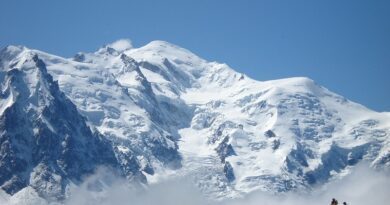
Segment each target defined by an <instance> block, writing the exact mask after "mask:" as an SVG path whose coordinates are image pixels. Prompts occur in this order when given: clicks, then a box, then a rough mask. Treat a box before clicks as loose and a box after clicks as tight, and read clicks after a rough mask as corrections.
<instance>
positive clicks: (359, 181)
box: [0, 165, 390, 205]
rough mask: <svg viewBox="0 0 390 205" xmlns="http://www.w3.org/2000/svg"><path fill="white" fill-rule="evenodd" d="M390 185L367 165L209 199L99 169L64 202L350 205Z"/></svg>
mask: <svg viewBox="0 0 390 205" xmlns="http://www.w3.org/2000/svg"><path fill="white" fill-rule="evenodd" d="M389 187H390V176H389V173H385V172H376V171H373V170H371V169H369V168H368V167H367V166H366V165H361V166H358V167H357V168H356V169H354V171H353V172H352V174H350V175H348V176H346V177H344V178H343V179H341V180H338V181H335V182H333V183H330V184H328V185H327V186H325V187H319V188H317V189H315V190H314V191H313V192H312V193H310V194H302V193H289V194H286V195H282V196H275V195H271V194H267V193H264V192H254V193H251V194H249V195H247V196H246V197H245V198H241V199H234V200H233V199H229V200H226V201H222V202H210V201H207V200H206V199H205V198H204V197H203V196H202V194H201V193H200V192H199V190H198V189H197V188H195V186H194V185H193V182H192V181H191V180H188V177H187V178H175V179H172V180H170V181H166V182H162V183H160V184H155V185H151V186H149V187H147V188H145V190H143V191H140V190H139V189H134V188H133V187H131V186H129V184H128V183H127V182H126V180H125V179H123V178H119V177H116V176H115V175H113V174H111V172H109V171H108V170H107V169H99V170H98V171H97V173H96V174H94V175H92V176H90V177H88V178H87V179H86V180H85V182H84V183H83V184H82V185H81V186H79V187H73V188H71V189H70V192H69V194H70V197H69V198H68V200H67V201H65V205H76V204H94V205H95V204H96V205H106V204H117V205H122V204H123V205H125V204H136V205H183V204H185V205H204V204H208V205H257V204H262V205H301V204H325V205H326V204H330V201H331V199H332V198H336V199H337V200H338V201H339V204H340V205H341V204H342V202H344V201H346V202H347V203H348V204H349V205H367V204H378V205H382V204H383V205H384V204H387V203H388V202H389V201H390V192H389V190H388V188H389ZM11 198H12V197H11ZM2 200H3V201H2ZM4 200H7V197H6V196H4V195H1V192H0V202H1V203H2V204H3V203H4ZM23 201H27V200H23ZM18 202H20V200H19V201H18ZM18 204H20V203H18ZM27 204H28V203H27Z"/></svg>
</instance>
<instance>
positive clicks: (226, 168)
mask: <svg viewBox="0 0 390 205" xmlns="http://www.w3.org/2000/svg"><path fill="white" fill-rule="evenodd" d="M223 172H224V173H225V176H226V178H227V179H228V181H229V182H232V181H234V180H235V179H236V177H235V176H234V172H233V167H232V165H231V164H230V163H229V162H226V163H225V165H224V167H223Z"/></svg>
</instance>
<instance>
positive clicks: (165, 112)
mask: <svg viewBox="0 0 390 205" xmlns="http://www.w3.org/2000/svg"><path fill="white" fill-rule="evenodd" d="M0 78H1V87H0V88H1V89H0V92H1V93H0V114H1V115H0V131H1V133H0V153H1V154H0V187H1V189H3V190H4V191H5V192H7V193H9V194H11V195H13V194H15V193H17V192H20V191H21V190H23V189H33V190H34V191H35V192H36V193H37V194H38V195H39V196H40V197H43V198H49V199H53V200H55V199H59V200H61V199H63V198H65V197H66V192H67V189H68V188H69V186H73V185H76V186H77V184H80V183H81V181H82V179H83V177H84V176H87V175H89V174H91V173H92V172H93V171H94V170H96V169H97V168H98V167H100V166H106V167H110V168H112V169H114V170H116V171H117V172H118V173H119V174H120V175H121V176H124V177H126V178H127V179H128V181H129V182H136V183H139V184H145V185H146V184H150V183H158V182H161V181H163V180H165V179H169V178H174V177H178V176H190V177H191V178H192V179H193V180H194V182H195V183H196V184H197V185H198V186H199V188H200V189H201V190H202V192H203V193H204V194H205V195H207V196H210V197H213V198H217V199H223V198H227V197H238V196H241V195H243V194H245V193H249V192H252V191H254V190H264V191H268V192H273V193H276V192H288V191H293V190H310V189H311V187H313V186H317V185H321V184H324V183H327V182H328V181H330V180H332V179H335V178H339V177H342V176H344V175H345V174H346V173H348V171H349V170H350V169H351V168H352V167H354V166H355V165H356V164H358V163H359V162H361V161H367V162H369V164H370V165H371V166H372V167H376V168H384V169H388V168H389V166H390V146H389V143H390V137H389V136H390V113H378V112H374V111H372V110H369V109H367V108H365V107H364V106H362V105H359V104H357V103H354V102H351V101H349V100H347V99H345V98H344V97H342V96H340V95H337V94H335V93H333V92H331V91H329V90H327V89H326V88H324V87H322V86H320V85H318V84H316V83H315V82H314V81H313V80H311V79H308V78H305V77H295V78H287V79H280V80H271V81H263V82H259V81H256V80H253V79H251V78H249V77H248V76H246V75H245V74H242V73H238V72H236V71H234V70H233V69H232V68H230V67H229V66H228V65H226V64H221V63H218V62H209V61H206V60H204V59H202V58H200V57H199V56H197V55H195V54H193V53H191V52H190V51H188V50H186V49H184V48H180V47H179V46H176V45H173V44H170V43H167V42H164V41H153V42H151V43H149V44H147V45H145V46H143V47H141V48H134V47H132V45H131V43H130V42H129V41H127V40H120V41H117V42H114V43H112V44H108V45H106V46H104V47H102V48H100V49H99V50H98V51H96V52H93V53H82V52H80V53H77V54H76V55H75V56H74V57H73V58H71V59H66V58H62V57H59V56H55V55H51V54H48V53H45V52H42V51H38V50H33V49H28V48H26V47H23V46H8V47H5V48H4V49H2V50H1V51H0Z"/></svg>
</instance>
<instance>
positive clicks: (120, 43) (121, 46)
mask: <svg viewBox="0 0 390 205" xmlns="http://www.w3.org/2000/svg"><path fill="white" fill-rule="evenodd" d="M108 46H109V47H111V48H113V49H115V50H117V51H120V52H122V51H125V50H129V49H131V48H133V45H132V44H131V40H130V39H119V40H117V41H115V42H113V43H111V44H108Z"/></svg>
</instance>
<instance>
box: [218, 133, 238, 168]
mask: <svg viewBox="0 0 390 205" xmlns="http://www.w3.org/2000/svg"><path fill="white" fill-rule="evenodd" d="M228 142H229V137H228V136H226V137H225V138H224V139H223V140H222V142H221V143H220V144H219V145H218V147H217V148H216V151H217V153H218V156H219V158H220V159H221V162H222V163H225V159H226V157H229V156H233V155H236V152H235V151H234V149H233V147H232V145H231V144H229V143H228Z"/></svg>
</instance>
